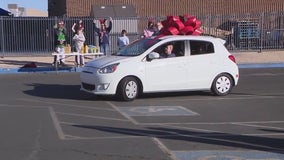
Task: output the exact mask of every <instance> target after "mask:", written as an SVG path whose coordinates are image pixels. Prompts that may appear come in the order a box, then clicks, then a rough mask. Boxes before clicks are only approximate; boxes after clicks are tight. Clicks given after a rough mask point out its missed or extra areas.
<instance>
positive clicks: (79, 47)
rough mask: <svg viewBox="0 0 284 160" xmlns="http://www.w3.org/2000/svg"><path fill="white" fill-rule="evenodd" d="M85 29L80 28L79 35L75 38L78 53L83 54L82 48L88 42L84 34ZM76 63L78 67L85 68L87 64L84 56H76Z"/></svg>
mask: <svg viewBox="0 0 284 160" xmlns="http://www.w3.org/2000/svg"><path fill="white" fill-rule="evenodd" d="M83 30H84V28H78V29H77V33H76V34H75V35H74V37H73V41H74V44H75V47H76V51H77V52H78V53H82V48H83V47H84V43H85V41H86V38H85V36H84V33H83ZM75 63H76V65H80V66H83V65H84V64H85V60H84V56H82V55H79V56H75Z"/></svg>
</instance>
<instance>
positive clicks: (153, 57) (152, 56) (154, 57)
mask: <svg viewBox="0 0 284 160" xmlns="http://www.w3.org/2000/svg"><path fill="white" fill-rule="evenodd" d="M148 58H149V59H150V60H152V59H159V58H160V54H159V53H157V52H151V53H150V54H149V55H148Z"/></svg>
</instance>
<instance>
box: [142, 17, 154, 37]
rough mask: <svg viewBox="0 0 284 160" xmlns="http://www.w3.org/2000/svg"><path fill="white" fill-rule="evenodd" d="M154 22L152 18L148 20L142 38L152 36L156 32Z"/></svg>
mask: <svg viewBox="0 0 284 160" xmlns="http://www.w3.org/2000/svg"><path fill="white" fill-rule="evenodd" d="M154 27H155V26H154V22H153V21H152V20H149V21H148V25H147V28H145V29H144V30H143V35H142V36H141V37H142V38H146V37H151V36H152V35H153V34H154V33H155V28H154Z"/></svg>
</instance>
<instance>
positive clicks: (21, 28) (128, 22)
mask: <svg viewBox="0 0 284 160" xmlns="http://www.w3.org/2000/svg"><path fill="white" fill-rule="evenodd" d="M165 18H166V17H154V18H152V17H151V19H152V20H154V21H161V20H164V19H165ZM80 19H81V20H83V24H84V28H85V31H84V32H85V36H86V44H88V45H97V44H98V42H97V41H98V37H97V35H96V33H95V32H94V30H93V18H90V17H72V18H70V17H64V18H47V17H44V18H38V17H0V54H1V55H2V56H14V55H17V56H22V55H50V53H51V52H53V50H54V26H55V25H56V24H57V22H58V20H63V21H64V23H65V27H66V28H67V31H68V37H67V43H69V44H72V40H71V38H72V36H73V33H72V31H71V27H72V25H73V24H74V23H75V22H78V21H79V20H80ZM197 19H199V20H201V22H202V27H201V28H202V29H203V35H211V36H215V37H220V38H222V39H225V40H226V41H227V43H226V45H227V48H228V49H229V50H237V51H249V50H256V51H262V50H263V49H283V48H284V12H277V13H261V14H244V15H226V16H224V15H214V16H212V15H208V16H204V17H198V16H197ZM148 20H149V17H136V18H133V17H130V18H128V17H124V18H114V19H113V29H112V31H111V34H110V39H111V52H115V51H116V50H117V45H116V41H117V37H118V36H119V35H120V32H121V30H122V29H126V30H127V32H128V34H127V35H128V37H129V39H130V41H134V40H136V39H138V38H140V36H141V34H142V31H143V29H144V28H145V27H146V25H147V21H148ZM96 22H97V23H98V19H96Z"/></svg>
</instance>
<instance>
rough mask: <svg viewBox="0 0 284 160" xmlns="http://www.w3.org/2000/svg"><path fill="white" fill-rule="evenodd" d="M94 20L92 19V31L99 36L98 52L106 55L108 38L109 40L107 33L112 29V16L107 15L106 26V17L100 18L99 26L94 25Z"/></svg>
mask: <svg viewBox="0 0 284 160" xmlns="http://www.w3.org/2000/svg"><path fill="white" fill-rule="evenodd" d="M95 21H96V20H95V19H94V21H93V23H94V31H95V32H96V33H97V34H98V36H99V46H100V52H103V53H104V54H105V55H106V56H109V55H110V40H109V38H110V37H109V33H110V31H111V29H112V18H111V17H109V25H108V26H106V19H101V20H99V21H100V28H98V27H97V25H96V22H95Z"/></svg>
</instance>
